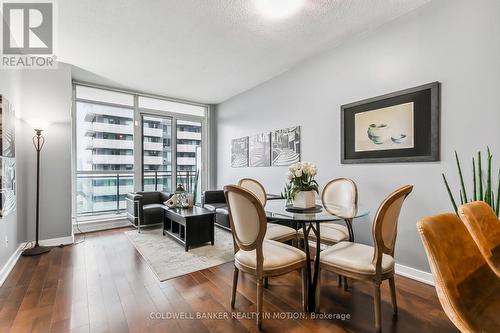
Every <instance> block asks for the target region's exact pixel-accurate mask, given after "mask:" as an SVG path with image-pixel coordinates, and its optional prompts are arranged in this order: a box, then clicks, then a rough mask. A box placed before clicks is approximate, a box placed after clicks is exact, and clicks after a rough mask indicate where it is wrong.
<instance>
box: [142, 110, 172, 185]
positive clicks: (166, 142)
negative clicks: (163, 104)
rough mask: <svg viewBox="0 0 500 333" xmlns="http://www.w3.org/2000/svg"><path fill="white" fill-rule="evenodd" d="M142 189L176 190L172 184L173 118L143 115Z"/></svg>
mask: <svg viewBox="0 0 500 333" xmlns="http://www.w3.org/2000/svg"><path fill="white" fill-rule="evenodd" d="M141 119H142V170H143V172H142V188H143V190H144V191H165V192H171V191H173V190H175V189H174V188H173V186H174V184H173V182H172V170H173V166H172V118H170V117H163V116H158V115H147V114H143V115H142V116H141Z"/></svg>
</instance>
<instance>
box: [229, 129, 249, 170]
mask: <svg viewBox="0 0 500 333" xmlns="http://www.w3.org/2000/svg"><path fill="white" fill-rule="evenodd" d="M247 166H248V136H246V137H244V138H238V139H233V140H232V142H231V167H233V168H244V167H247Z"/></svg>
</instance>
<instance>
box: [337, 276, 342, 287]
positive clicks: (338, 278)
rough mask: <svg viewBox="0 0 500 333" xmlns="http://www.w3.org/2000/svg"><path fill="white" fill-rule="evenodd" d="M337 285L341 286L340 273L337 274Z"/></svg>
mask: <svg viewBox="0 0 500 333" xmlns="http://www.w3.org/2000/svg"><path fill="white" fill-rule="evenodd" d="M337 285H338V286H339V287H342V275H337Z"/></svg>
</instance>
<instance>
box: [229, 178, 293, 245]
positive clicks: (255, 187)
mask: <svg viewBox="0 0 500 333" xmlns="http://www.w3.org/2000/svg"><path fill="white" fill-rule="evenodd" d="M238 186H241V187H243V188H244V189H246V190H247V191H250V192H251V193H252V194H253V195H255V196H256V197H257V199H259V201H260V203H261V204H262V206H263V207H265V206H266V202H267V194H266V190H265V189H264V186H262V184H261V183H259V182H258V181H256V180H255V179H251V178H243V179H241V180H240V181H239V182H238ZM266 239H271V240H274V241H277V242H288V241H293V242H294V243H296V242H297V230H295V229H293V228H290V227H287V226H284V225H281V224H277V223H268V224H267V232H266Z"/></svg>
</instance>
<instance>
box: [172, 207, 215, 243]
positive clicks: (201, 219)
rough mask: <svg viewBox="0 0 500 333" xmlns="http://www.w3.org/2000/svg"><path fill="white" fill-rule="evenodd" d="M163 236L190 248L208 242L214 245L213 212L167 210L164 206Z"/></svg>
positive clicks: (196, 208) (186, 209) (188, 209)
mask: <svg viewBox="0 0 500 333" xmlns="http://www.w3.org/2000/svg"><path fill="white" fill-rule="evenodd" d="M163 209H164V210H165V217H164V223H163V235H164V236H169V237H170V238H172V239H173V240H175V241H177V242H179V243H181V244H182V245H184V249H185V250H186V251H188V250H189V247H190V246H193V245H201V244H204V243H207V242H210V243H211V244H212V245H214V220H215V212H214V211H211V210H209V209H205V208H202V207H198V206H194V207H191V208H174V209H169V208H167V207H166V206H165V208H163Z"/></svg>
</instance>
